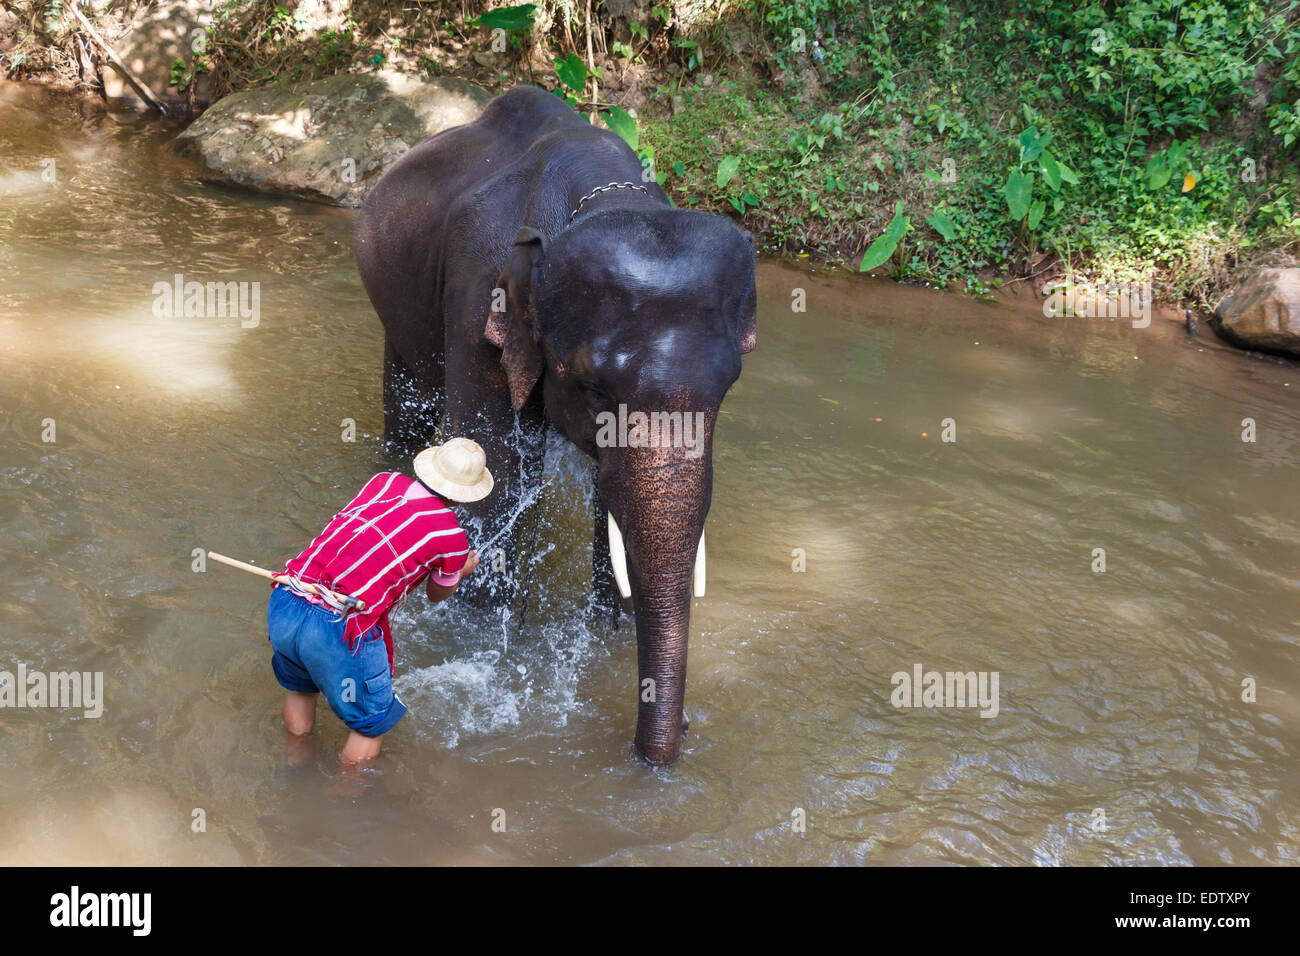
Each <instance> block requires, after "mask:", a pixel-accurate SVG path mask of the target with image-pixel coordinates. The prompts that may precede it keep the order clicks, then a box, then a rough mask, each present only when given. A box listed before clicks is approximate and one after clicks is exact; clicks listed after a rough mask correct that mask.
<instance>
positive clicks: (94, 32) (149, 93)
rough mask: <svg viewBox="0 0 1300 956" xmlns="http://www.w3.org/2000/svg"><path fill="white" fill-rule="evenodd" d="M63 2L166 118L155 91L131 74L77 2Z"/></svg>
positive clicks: (83, 27)
mask: <svg viewBox="0 0 1300 956" xmlns="http://www.w3.org/2000/svg"><path fill="white" fill-rule="evenodd" d="M63 2H64V5H65V6H67V8H68V9H69V10H71V11H72V15H73V16H74V17H76V18H77V22H78V23H80V24H81V28H82V29H83V30H85V31H86V33H87V35H89V37H90V38H91V39H92V40H94V41H95V43H96V44H97V45H98V46H99V48H100V49H101V50H103V51H104V54H105V55H106V56H107V57H108V58H109V59H110V60H112V61H113V65H114V66H116V67H117V68H118V69H119V70H121V71H122V75H123V76H125V77H126V81H127V82H128V83H130V84H131V85H132V86H134V87H135V91H136V92H137V93H139V94H140V95H141V96H142V97H144V98H145V99H146V100H148V101H149V103H151V104H152V105H153V107H154V109H156V110H157V111H158V112H159V113H162V114H163V116H166V115H167V110H166V108H165V107H164V106H163V105H162V103H161V102H159V100H158V97H156V96H154V95H153V90H151V89H149V87H147V86H145V85H144V81H143V80H141V79H140V78H139V77H138V76H136V75H135V74H134V73H132V72H131V70H130V68H129V67H128V66H127V65H126V64H125V63H123V62H122V58H121V57H120V56H118V55H117V54H116V53H114V52H113V48H112V47H111V46H109V45H108V43H106V42H105V41H104V38H103V37H102V36H100V35H99V31H98V30H96V29H95V28H94V27H93V26H92V25H91V23H90V21H89V20H87V19H86V18H85V17H84V16H82V14H81V11H80V10H78V9H77V0H63Z"/></svg>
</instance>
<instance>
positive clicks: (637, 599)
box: [600, 416, 713, 764]
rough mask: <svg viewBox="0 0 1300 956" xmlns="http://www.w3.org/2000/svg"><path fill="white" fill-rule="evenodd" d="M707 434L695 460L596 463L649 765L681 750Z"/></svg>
mask: <svg viewBox="0 0 1300 956" xmlns="http://www.w3.org/2000/svg"><path fill="white" fill-rule="evenodd" d="M711 418H712V416H710V421H709V426H711V425H712V421H711ZM711 433H712V428H711V427H708V428H706V431H705V434H706V441H705V444H704V447H703V449H702V452H703V453H702V454H700V453H698V452H697V453H696V455H695V456H694V457H691V456H690V455H688V454H686V453H684V452H683V451H682V450H681V449H668V450H654V451H644V450H643V451H640V452H639V453H638V452H634V451H625V452H623V453H621V454H619V455H618V459H620V460H618V461H612V460H607V461H605V462H602V465H603V466H604V467H602V469H601V472H602V475H608V476H609V478H610V480H609V481H602V482H601V486H602V487H601V489H600V490H601V498H602V500H603V501H605V502H606V506H607V507H608V508H609V510H610V514H611V517H612V518H613V519H614V522H615V523H616V524H617V527H618V529H620V530H621V536H620V535H619V532H618V531H611V545H612V550H614V551H617V545H618V541H617V538H618V537H621V539H622V544H623V546H624V548H625V553H626V562H627V582H626V583H627V584H628V585H629V588H630V591H631V597H632V607H633V612H634V614H635V617H636V642H637V700H638V706H637V727H636V749H637V752H638V753H640V754H641V755H642V756H643V757H644V758H645V759H646V760H648V761H650V762H651V763H654V764H670V763H673V762H674V761H675V760H676V759H677V757H678V754H679V753H680V750H681V737H682V717H683V709H682V708H683V704H684V703H685V698H686V650H687V643H688V639H689V637H690V619H691V596H692V592H693V590H694V591H696V592H697V593H698V591H699V590H700V589H701V588H702V585H703V580H702V574H703V561H704V558H703V554H702V549H701V548H700V538H701V535H702V534H703V531H704V519H705V516H706V515H707V514H708V511H709V503H710V500H711V497H712V492H713V465H712V460H711V459H712V456H711V454H710V452H711V448H710V447H709V442H708V440H707V439H708V438H709V437H711ZM614 562H615V565H616V566H617V554H615V555H614ZM697 569H698V572H699V577H698V578H697V574H696V572H697ZM616 577H617V574H616Z"/></svg>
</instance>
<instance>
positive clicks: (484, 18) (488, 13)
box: [470, 3, 537, 33]
mask: <svg viewBox="0 0 1300 956" xmlns="http://www.w3.org/2000/svg"><path fill="white" fill-rule="evenodd" d="M536 10H537V4H535V3H521V4H519V5H518V6H513V7H497V8H496V9H495V10H485V11H483V12H482V13H480V14H479V15H478V16H477V17H475V18H474V19H473V20H471V21H470V23H471V24H472V25H474V26H477V27H483V28H484V29H488V30H505V31H507V32H510V31H516V32H521V33H527V32H528V31H530V30H532V28H533V23H534V18H533V14H534V13H535V12H536Z"/></svg>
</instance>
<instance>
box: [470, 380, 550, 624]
mask: <svg viewBox="0 0 1300 956" xmlns="http://www.w3.org/2000/svg"><path fill="white" fill-rule="evenodd" d="M449 364H450V365H451V366H452V367H451V368H450V369H449V374H448V386H449V389H448V402H447V429H446V431H447V434H446V437H448V438H450V437H452V436H458V437H464V438H471V439H473V440H474V441H476V442H478V443H479V445H481V446H482V447H483V452H484V454H485V455H486V456H487V464H488V468H489V470H490V471H491V472H492V477H493V479H494V487H493V490H492V493H491V494H490V495H488V496H487V497H486V498H484V499H483V500H482V501H478V502H473V503H471V504H467V505H458V506H457V508H456V511H457V513H458V514H460V513H463V514H464V515H465V516H466V518H467V519H468V521H469V524H467V525H466V530H469V531H470V546H471V547H474V548H477V549H479V551H480V554H479V559H480V561H481V562H482V564H481V565H480V568H481V570H479V571H478V572H475V573H474V574H472V575H470V576H469V577H468V578H466V579H465V583H464V584H463V585H462V586H461V588H460V589H459V590H458V591H457V596H458V597H460V598H461V599H463V600H464V601H465V602H466V603H467V604H469V605H470V606H471V607H475V608H479V609H486V608H489V607H506V606H509V607H513V606H514V605H515V603H516V599H517V597H518V596H519V593H520V590H521V588H520V586H521V584H522V583H523V582H524V580H525V578H526V576H527V574H528V573H529V568H528V560H529V559H530V557H531V555H532V552H533V550H534V542H533V541H531V540H529V539H530V538H531V537H532V535H530V534H529V531H530V529H533V528H535V522H534V520H532V518H533V516H532V515H531V514H530V513H529V508H536V507H537V503H536V502H532V503H531V504H530V505H526V504H525V502H527V501H529V500H530V499H531V497H532V496H535V495H536V493H537V488H538V485H539V484H540V482H541V475H542V463H543V457H544V453H545V448H546V441H545V426H544V416H543V414H542V411H541V403H540V401H538V402H536V403H530V404H529V405H528V406H526V407H525V408H524V410H523V411H522V412H520V413H519V415H518V417H517V418H516V415H515V413H514V411H513V409H511V407H510V401H509V398H508V397H507V396H505V395H502V394H499V393H497V392H495V391H493V392H484V391H483V390H481V389H479V388H476V387H475V385H476V381H477V380H481V379H482V378H484V377H486V376H482V375H476V376H468V375H466V376H462V375H461V372H462V369H461V368H460V365H459V363H458V362H457V361H456V359H455V358H453V357H450V356H449ZM468 370H470V369H466V371H468ZM456 382H463V383H464V387H457V386H456V385H455V384H454V383H456ZM471 528H472V529H473V530H471ZM498 549H500V553H498ZM497 567H504V571H496V570H494V569H495V568H497ZM521 613H522V612H521Z"/></svg>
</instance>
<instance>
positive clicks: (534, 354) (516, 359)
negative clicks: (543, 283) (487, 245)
mask: <svg viewBox="0 0 1300 956" xmlns="http://www.w3.org/2000/svg"><path fill="white" fill-rule="evenodd" d="M542 251H543V240H542V234H541V233H540V232H538V231H537V230H536V229H533V228H531V227H529V226H524V227H523V228H522V229H520V230H519V233H518V235H516V236H515V245H514V248H513V249H511V250H510V255H509V257H508V258H507V259H506V264H505V267H504V268H502V270H501V274H500V275H499V276H497V284H496V289H494V290H493V295H492V307H491V311H490V312H489V313H488V321H487V326H486V328H484V330H483V336H484V338H486V339H487V340H488V341H489V342H491V343H492V344H493V345H495V346H496V347H497V348H499V349H500V350H501V367H502V368H504V369H505V371H506V379H507V381H508V382H509V385H510V404H511V405H513V406H514V409H515V411H519V409H521V408H523V407H524V402H526V401H528V396H529V395H531V394H532V392H533V387H534V386H536V385H537V380H538V379H539V378H541V375H542V349H541V339H540V337H539V336H538V333H537V321H536V315H535V313H534V311H533V295H532V285H533V269H534V268H535V267H536V265H537V262H538V260H539V259H540V257H541V255H542ZM498 289H499V290H501V292H504V293H505V296H504V302H502V301H500V300H501V294H500V293H499V292H498V291H497V290H498Z"/></svg>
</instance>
